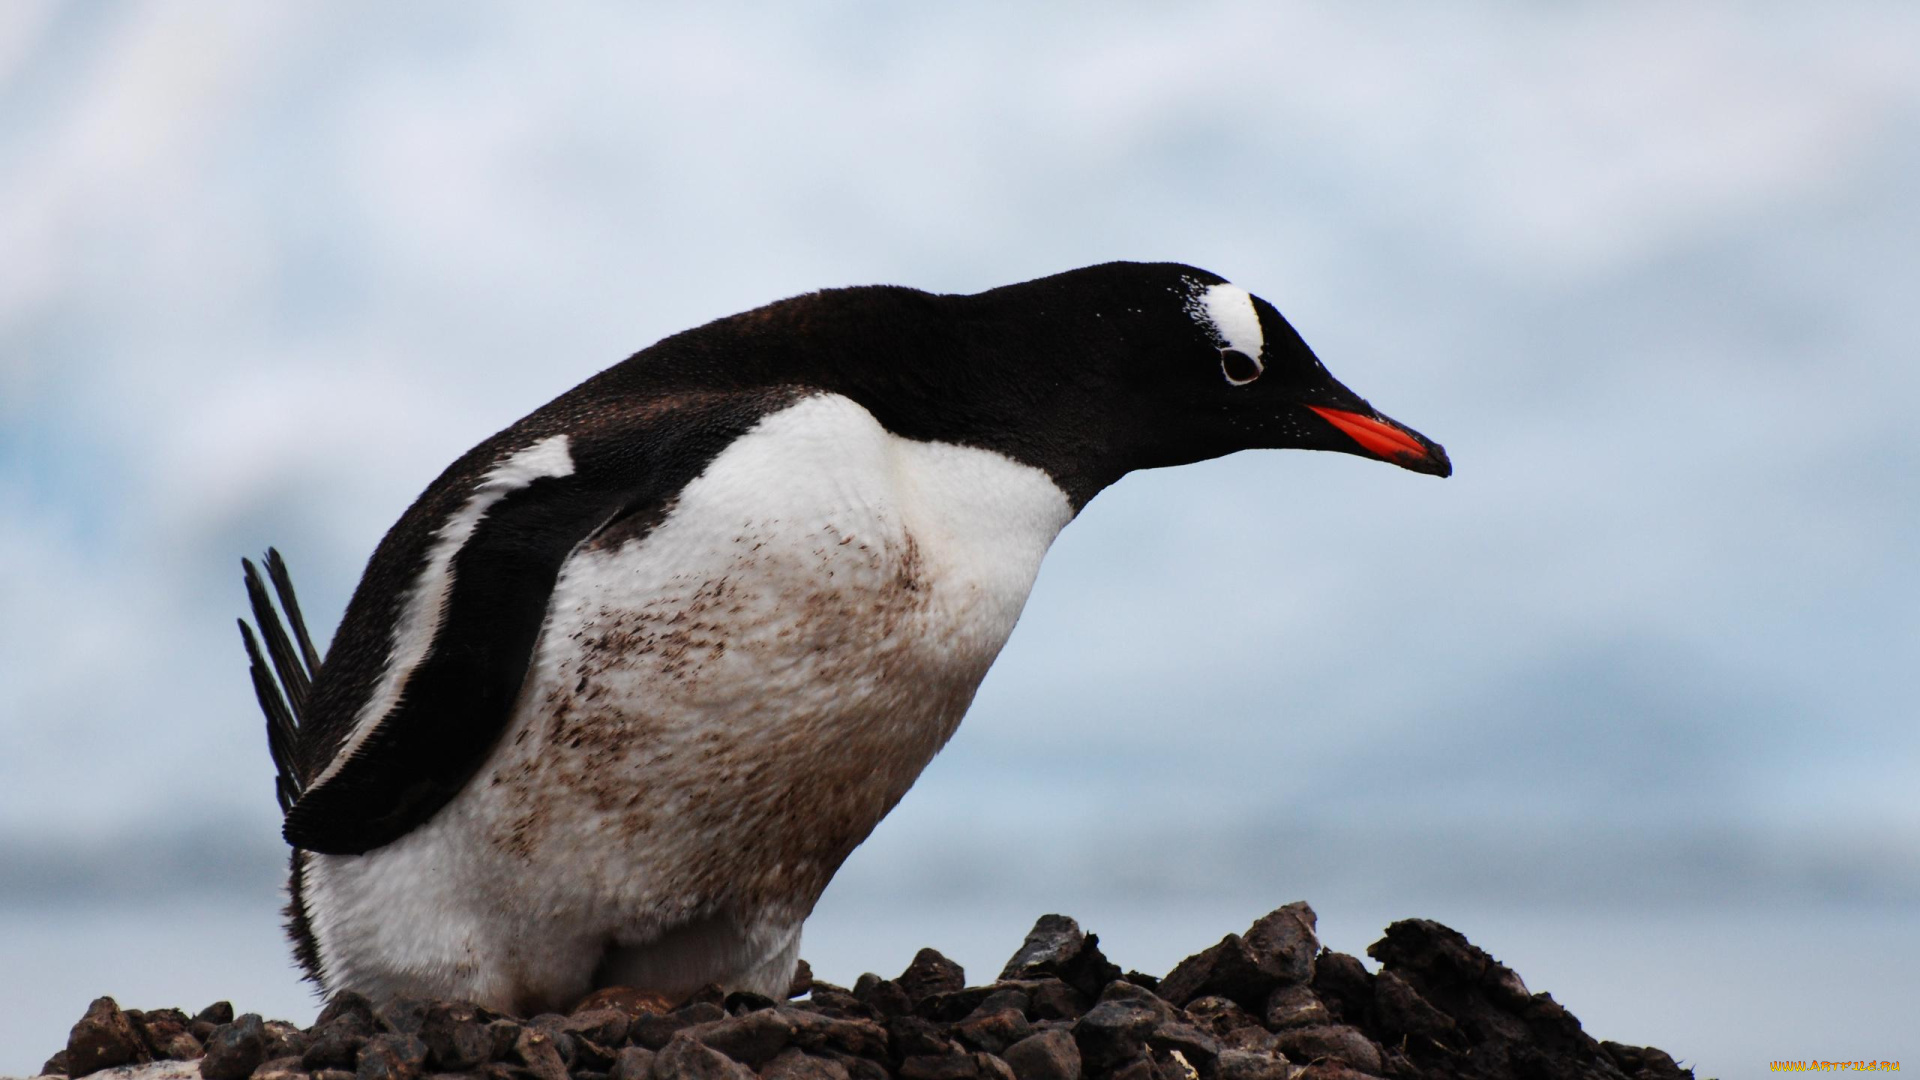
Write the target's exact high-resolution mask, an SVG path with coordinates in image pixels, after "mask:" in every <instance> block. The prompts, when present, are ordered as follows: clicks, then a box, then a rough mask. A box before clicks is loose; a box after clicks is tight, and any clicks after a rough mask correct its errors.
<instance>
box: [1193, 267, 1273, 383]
mask: <svg viewBox="0 0 1920 1080" xmlns="http://www.w3.org/2000/svg"><path fill="white" fill-rule="evenodd" d="M1187 314H1188V315H1191V316H1192V317H1193V320H1194V321H1195V322H1197V323H1199V324H1200V325H1201V326H1202V327H1204V328H1206V330H1207V332H1208V333H1209V334H1211V335H1213V341H1214V344H1215V345H1217V346H1219V348H1220V373H1221V374H1222V375H1224V376H1226V379H1227V381H1228V382H1230V383H1232V384H1233V385H1235V386H1245V385H1246V384H1248V383H1250V382H1252V381H1253V380H1255V379H1257V378H1259V377H1260V373H1261V372H1262V371H1265V370H1266V366H1267V365H1266V362H1265V361H1264V360H1262V359H1261V356H1260V354H1261V352H1262V350H1264V349H1265V348H1266V339H1265V337H1264V335H1262V334H1261V333H1260V313H1259V312H1258V311H1257V310H1255V309H1254V306H1253V294H1252V293H1249V292H1247V290H1245V289H1243V288H1241V287H1240V286H1238V285H1226V284H1221V285H1209V286H1207V287H1206V288H1204V289H1201V290H1199V291H1197V292H1195V293H1194V294H1193V297H1192V298H1191V299H1190V300H1188V301H1187ZM1236 353H1237V354H1239V355H1237V356H1236V355H1234V354H1236Z"/></svg>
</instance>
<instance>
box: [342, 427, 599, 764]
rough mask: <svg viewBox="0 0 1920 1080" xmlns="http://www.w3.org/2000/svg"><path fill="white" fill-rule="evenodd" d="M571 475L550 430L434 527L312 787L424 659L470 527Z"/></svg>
mask: <svg viewBox="0 0 1920 1080" xmlns="http://www.w3.org/2000/svg"><path fill="white" fill-rule="evenodd" d="M571 475H573V455H572V454H571V453H569V452H568V449H567V436H565V435H552V436H549V437H547V438H545V439H541V440H540V441H539V442H537V443H534V444H533V445H532V446H528V447H525V448H523V449H521V450H517V451H515V452H514V453H512V454H509V455H508V456H507V457H506V458H504V459H502V460H501V462H500V463H499V464H498V465H495V466H494V467H493V468H492V469H490V470H488V472H487V474H486V475H485V476H483V477H481V479H480V482H479V483H478V484H476V485H474V488H473V494H472V495H470V496H468V497H467V502H466V505H464V506H462V507H461V508H460V509H459V510H457V511H455V512H454V514H453V516H451V517H449V518H447V520H446V523H445V524H443V525H441V526H440V528H439V529H438V530H436V531H435V532H434V534H433V537H434V539H433V545H432V546H431V547H430V548H428V549H427V565H426V567H425V568H424V569H422V570H421V571H420V577H419V578H418V579H417V580H415V582H414V584H413V588H412V589H410V590H408V591H407V595H406V598H405V599H404V600H402V601H401V603H400V618H399V621H398V622H396V623H395V624H394V628H393V638H392V647H391V648H390V649H389V650H388V652H387V664H386V667H385V668H384V669H382V670H381V672H380V681H379V682H377V683H375V684H374V687H373V693H372V694H370V695H368V697H367V701H366V704H364V705H362V706H361V707H360V711H359V713H358V714H357V715H355V717H354V720H353V730H352V731H350V732H348V733H347V739H346V741H345V742H343V743H341V744H340V749H339V751H338V752H336V753H335V754H334V755H333V760H332V761H331V762H329V763H328V764H327V767H326V769H325V770H323V771H322V772H321V773H320V775H319V776H318V777H317V778H315V780H314V782H313V783H312V784H311V785H309V786H310V787H319V786H320V785H321V784H324V783H326V782H327V781H328V780H330V779H332V778H333V776H334V774H335V773H338V772H339V771H340V770H341V768H342V767H344V766H345V765H346V763H347V759H349V758H351V757H352V756H353V754H354V752H355V751H357V750H359V749H360V745H361V744H362V743H364V742H366V741H367V737H368V736H369V735H371V734H373V731H374V729H375V728H377V727H379V726H380V721H382V720H384V719H386V717H387V714H389V713H391V712H393V709H394V706H396V705H398V704H400V692H401V690H402V689H403V688H405V686H406V685H407V679H408V678H409V677H410V676H412V674H413V671H414V669H415V668H417V667H419V666H420V662H421V661H422V660H425V659H426V658H427V651H428V650H429V649H430V648H432V646H433V639H434V638H435V637H437V636H438V635H439V633H440V622H441V620H442V619H443V618H445V616H446V611H447V597H448V596H450V595H452V593H453V559H454V556H456V555H458V554H459V553H460V549H461V548H463V547H465V546H466V544H467V541H468V540H471V539H473V531H474V530H475V529H476V528H478V527H479V526H480V521H481V519H482V518H484V517H486V516H487V511H489V510H491V509H493V505H494V504H495V503H497V502H499V501H500V500H501V499H504V498H506V497H507V496H508V495H511V494H512V493H514V492H516V491H519V490H520V489H521V488H524V487H526V486H527V485H528V484H531V483H533V482H534V481H535V480H540V479H544V478H546V477H549V476H554V477H559V476H571Z"/></svg>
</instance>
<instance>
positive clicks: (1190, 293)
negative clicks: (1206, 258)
mask: <svg viewBox="0 0 1920 1080" xmlns="http://www.w3.org/2000/svg"><path fill="white" fill-rule="evenodd" d="M1123 265H1124V264H1123ZM1135 265H1137V266H1138V267H1139V274H1138V281H1139V283H1140V285H1141V289H1140V295H1141V301H1142V304H1143V306H1144V305H1151V307H1150V308H1148V309H1145V310H1140V311H1138V312H1137V322H1136V326H1137V328H1138V334H1139V336H1138V337H1137V338H1136V339H1135V340H1133V341H1130V342H1128V343H1127V347H1126V348H1125V349H1124V350H1123V352H1122V355H1123V356H1124V357H1125V359H1124V361H1123V367H1122V370H1121V371H1120V372H1118V374H1119V376H1120V381H1121V383H1122V384H1123V386H1122V393H1123V394H1124V396H1125V397H1126V398H1127V399H1128V400H1127V402H1126V403H1125V404H1124V405H1122V408H1124V409H1126V411H1127V412H1128V413H1130V420H1131V423H1130V424H1129V425H1128V427H1129V429H1130V430H1131V431H1132V432H1133V437H1132V439H1130V443H1131V446H1130V450H1131V452H1132V453H1133V454H1135V455H1137V458H1136V460H1135V461H1133V462H1130V463H1129V464H1130V467H1131V468H1152V467H1158V466H1163V465H1181V464H1186V463H1188V462H1192V461H1201V460H1205V459H1207V458H1213V457H1219V456H1222V455H1224V454H1230V453H1234V452H1236V451H1239V450H1253V449H1300V450H1331V451H1335V452H1338V453H1345V454H1355V455H1358V456H1360V457H1366V458H1372V459H1375V460H1378V461H1384V462H1387V463H1389V464H1393V465H1398V466H1400V467H1401V468H1403V469H1410V470H1412V471H1414V472H1421V473H1429V474H1431V475H1434V476H1447V475H1450V474H1451V473H1452V471H1453V466H1452V464H1451V463H1450V462H1449V461H1448V459H1447V453H1446V450H1445V449H1443V448H1442V447H1441V446H1440V444H1438V443H1436V442H1434V441H1433V440H1431V439H1429V438H1427V437H1426V436H1424V435H1422V434H1420V433H1419V432H1417V431H1415V430H1413V429H1412V428H1410V427H1408V426H1406V425H1405V424H1402V423H1400V422H1399V421H1397V420H1394V419H1392V418H1391V417H1388V416H1386V415H1384V414H1383V413H1381V412H1380V411H1379V410H1377V409H1375V408H1374V407H1373V406H1372V405H1370V404H1368V403H1367V401H1366V399H1364V398H1362V397H1361V396H1360V395H1358V394H1356V393H1354V392H1353V391H1352V390H1350V389H1348V388H1347V387H1346V386H1345V385H1344V384H1343V383H1341V382H1340V381H1339V380H1338V379H1336V378H1334V377H1333V375H1332V374H1331V373H1330V372H1328V371H1327V368H1326V365H1324V364H1322V363H1321V362H1320V358H1319V357H1317V356H1315V355H1314V352H1313V350H1312V349H1311V348H1309V347H1308V346H1307V343H1306V342H1305V341H1304V340H1302V339H1301V337H1300V335H1299V333H1298V332H1296V331H1295V330H1294V328H1293V326H1292V324H1291V323H1289V322H1287V320H1286V317H1285V316H1283V315H1281V314H1280V311H1279V309H1277V308H1275V307H1274V306H1273V305H1272V304H1271V303H1268V302H1267V301H1266V300H1264V299H1261V298H1260V297H1258V296H1255V295H1254V294H1252V293H1250V292H1248V291H1247V290H1246V289H1244V288H1241V287H1240V286H1238V285H1235V284H1233V283H1232V282H1229V281H1227V280H1226V279H1224V278H1222V277H1220V276H1219V275H1217V274H1212V273H1209V272H1207V271H1204V270H1200V269H1197V268H1194V267H1190V266H1179V265H1177V264H1147V265H1140V264H1135ZM1153 309H1157V310H1153ZM1130 336H1131V335H1130Z"/></svg>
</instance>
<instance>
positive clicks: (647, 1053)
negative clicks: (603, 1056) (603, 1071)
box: [607, 1046, 653, 1080]
mask: <svg viewBox="0 0 1920 1080" xmlns="http://www.w3.org/2000/svg"><path fill="white" fill-rule="evenodd" d="M652 1074H653V1051H651V1050H649V1049H647V1048H646V1047H644V1046H627V1047H622V1048H621V1049H620V1052H619V1053H617V1054H615V1055H614V1056H613V1068H611V1069H609V1070H608V1071H607V1080H647V1078H648V1077H649V1076H651V1075H652Z"/></svg>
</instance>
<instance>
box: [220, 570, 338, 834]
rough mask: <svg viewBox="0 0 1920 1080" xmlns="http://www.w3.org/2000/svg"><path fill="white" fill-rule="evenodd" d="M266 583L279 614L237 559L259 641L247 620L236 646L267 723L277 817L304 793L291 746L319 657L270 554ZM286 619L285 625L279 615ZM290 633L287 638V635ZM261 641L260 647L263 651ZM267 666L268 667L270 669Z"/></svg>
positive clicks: (289, 582) (288, 582)
mask: <svg viewBox="0 0 1920 1080" xmlns="http://www.w3.org/2000/svg"><path fill="white" fill-rule="evenodd" d="M266 564H267V574H266V577H267V578H268V579H271V580H272V582H273V594H274V596H275V597H277V598H278V599H279V601H280V607H279V610H278V611H276V610H275V609H274V606H273V600H272V599H270V598H269V597H268V595H267V582H266V580H263V579H262V577H261V575H260V568H259V567H257V566H255V565H254V564H253V560H251V559H241V560H240V566H241V568H242V576H243V577H244V578H245V580H246V585H247V602H248V603H249V604H250V605H251V606H252V608H253V621H254V622H255V623H256V624H257V625H258V626H259V628H260V633H259V637H258V638H256V637H255V636H254V631H253V628H252V627H250V626H248V625H247V620H245V619H240V620H238V621H239V623H240V640H241V641H242V642H243V643H244V644H245V645H246V648H247V661H248V664H249V668H250V671H251V674H252V675H253V694H254V697H256V698H257V699H259V701H260V711H261V712H262V713H264V714H266V718H267V750H268V752H269V753H271V754H272V755H273V764H274V768H275V769H276V770H277V771H278V775H277V776H276V777H275V778H274V791H275V794H276V795H278V796H279V799H280V813H281V814H282V815H284V814H286V812H287V811H288V810H289V809H291V808H292V806H293V804H294V803H295V802H296V801H298V800H299V798H300V795H301V793H302V792H304V791H305V790H306V783H305V781H304V780H303V779H302V777H301V775H300V771H299V769H297V768H296V767H295V766H294V746H295V744H296V743H297V741H298V739H299V736H300V730H301V724H302V722H303V720H304V718H305V710H306V705H307V694H308V692H309V691H310V690H311V689H312V688H313V680H314V679H315V678H316V677H318V676H319V674H320V654H319V653H317V652H315V651H314V648H313V639H312V638H311V637H309V636H308V634H307V623H306V620H305V619H304V618H302V617H301V615H300V602H299V600H297V599H295V597H294V595H293V579H292V578H291V577H289V576H288V574H287V563H286V560H285V559H282V558H281V557H280V552H279V551H278V550H277V549H274V548H268V549H267V558H266ZM282 612H284V613H285V616H286V617H285V620H284V621H283V620H282V618H281V613H282ZM289 627H291V629H292V634H291V635H289V634H288V628H289ZM263 641H264V643H265V647H264V649H263V648H262V642H263ZM269 664H271V666H269Z"/></svg>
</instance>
